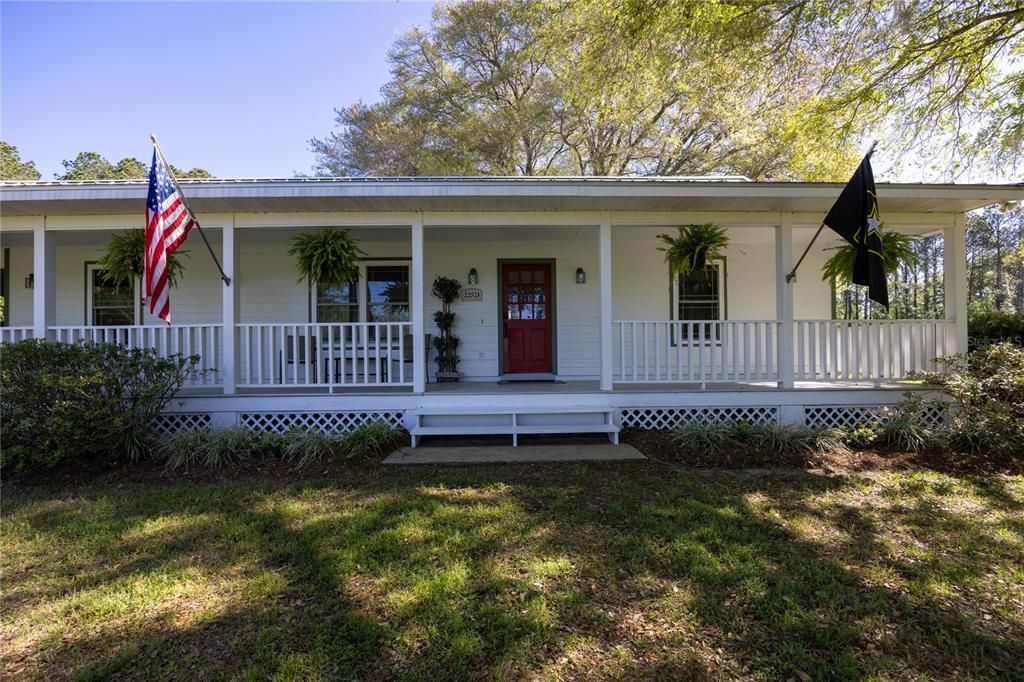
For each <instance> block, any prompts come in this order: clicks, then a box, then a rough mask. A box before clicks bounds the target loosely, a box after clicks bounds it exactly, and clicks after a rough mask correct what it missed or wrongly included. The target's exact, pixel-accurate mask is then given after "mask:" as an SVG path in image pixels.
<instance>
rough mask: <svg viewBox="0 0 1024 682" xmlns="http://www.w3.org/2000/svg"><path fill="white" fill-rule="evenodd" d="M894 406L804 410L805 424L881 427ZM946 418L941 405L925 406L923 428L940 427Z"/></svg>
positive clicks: (835, 426) (837, 426) (857, 406)
mask: <svg viewBox="0 0 1024 682" xmlns="http://www.w3.org/2000/svg"><path fill="white" fill-rule="evenodd" d="M895 409H896V408H895V406H893V405H825V406H817V407H808V408H806V409H805V410H804V423H806V424H807V426H814V427H832V428H850V429H855V428H858V427H861V426H872V427H876V426H881V425H882V424H885V423H886V422H887V421H889V418H890V417H891V416H892V415H893V413H894V412H895ZM945 417H946V413H945V410H943V408H942V407H941V406H939V405H925V406H924V408H923V410H922V413H921V423H922V425H923V426H927V427H935V426H940V425H941V424H942V422H943V420H944V419H945Z"/></svg>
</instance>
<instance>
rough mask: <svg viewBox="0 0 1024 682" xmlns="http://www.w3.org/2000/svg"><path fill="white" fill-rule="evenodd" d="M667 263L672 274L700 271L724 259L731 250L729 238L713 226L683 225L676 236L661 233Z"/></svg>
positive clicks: (721, 229)
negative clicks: (727, 251)
mask: <svg viewBox="0 0 1024 682" xmlns="http://www.w3.org/2000/svg"><path fill="white" fill-rule="evenodd" d="M658 239H660V240H661V241H662V242H663V243H664V246H659V247H658V250H659V251H661V252H663V253H664V254H665V262H666V263H668V267H669V270H670V271H671V273H672V274H673V275H675V274H684V275H687V274H689V273H691V272H700V271H702V270H704V268H705V267H707V264H708V261H713V260H716V259H719V258H722V257H723V256H724V255H725V250H726V249H727V248H728V247H729V235H728V234H726V232H725V229H723V228H721V227H719V226H718V225H715V224H714V223H704V224H701V225H682V226H680V227H679V228H678V231H677V233H676V234H675V235H670V234H659V235H658Z"/></svg>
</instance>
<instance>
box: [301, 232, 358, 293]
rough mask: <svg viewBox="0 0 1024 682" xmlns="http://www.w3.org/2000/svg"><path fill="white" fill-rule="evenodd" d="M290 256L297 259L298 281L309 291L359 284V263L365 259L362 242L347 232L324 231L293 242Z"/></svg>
mask: <svg viewBox="0 0 1024 682" xmlns="http://www.w3.org/2000/svg"><path fill="white" fill-rule="evenodd" d="M288 255H289V256H292V257H293V258H295V268H296V269H297V270H298V271H299V281H300V282H302V281H303V280H305V282H306V284H307V285H308V286H309V287H312V286H314V285H315V284H318V283H339V284H341V283H345V282H358V281H359V262H360V261H361V260H362V259H363V257H365V256H366V254H365V253H363V250H362V249H360V248H359V240H358V239H356V238H355V237H353V236H352V233H351V232H349V231H348V230H342V229H339V228H336V227H325V228H324V229H322V230H320V231H319V232H303V233H302V234H299V235H296V236H295V237H293V238H292V242H291V246H290V247H288Z"/></svg>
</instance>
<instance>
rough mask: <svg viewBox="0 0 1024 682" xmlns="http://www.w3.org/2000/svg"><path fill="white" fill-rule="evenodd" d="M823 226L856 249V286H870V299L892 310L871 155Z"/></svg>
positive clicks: (861, 164)
mask: <svg viewBox="0 0 1024 682" xmlns="http://www.w3.org/2000/svg"><path fill="white" fill-rule="evenodd" d="M824 223H825V224H826V225H828V226H829V227H831V228H832V229H833V230H835V231H836V232H838V233H839V235H840V236H841V237H842V238H843V239H845V240H846V241H848V242H849V243H850V244H852V245H853V247H854V248H855V249H857V256H856V259H855V260H854V264H853V275H852V277H851V278H850V280H851V281H852V282H853V283H854V284H860V285H862V286H863V285H867V287H868V298H870V299H871V300H872V301H875V302H876V303H881V304H882V305H884V306H885V307H886V308H888V307H889V288H888V285H887V283H886V278H885V256H884V255H883V252H882V219H881V217H880V216H879V215H878V196H877V195H876V194H875V176H874V174H873V173H872V172H871V154H870V153H869V154H868V155H867V156H865V157H864V160H863V161H861V162H860V166H858V167H857V170H856V172H854V174H853V177H852V178H850V181H849V182H848V183H846V187H844V188H843V191H842V193H841V194H840V195H839V198H838V199H836V203H835V204H833V206H832V210H830V211H829V212H828V215H827V216H825V220H824Z"/></svg>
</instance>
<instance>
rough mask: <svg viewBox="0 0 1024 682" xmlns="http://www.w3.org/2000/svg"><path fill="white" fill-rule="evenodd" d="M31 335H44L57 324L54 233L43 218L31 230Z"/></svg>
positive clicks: (41, 336)
mask: <svg viewBox="0 0 1024 682" xmlns="http://www.w3.org/2000/svg"><path fill="white" fill-rule="evenodd" d="M32 282H33V284H32V287H33V288H32V336H34V337H35V338H37V339H45V338H47V334H48V329H49V327H52V326H53V325H55V324H56V323H57V235H55V234H54V233H53V232H47V231H46V218H45V217H44V218H43V219H42V220H41V221H40V222H39V224H38V225H36V226H35V227H34V228H33V229H32Z"/></svg>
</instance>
